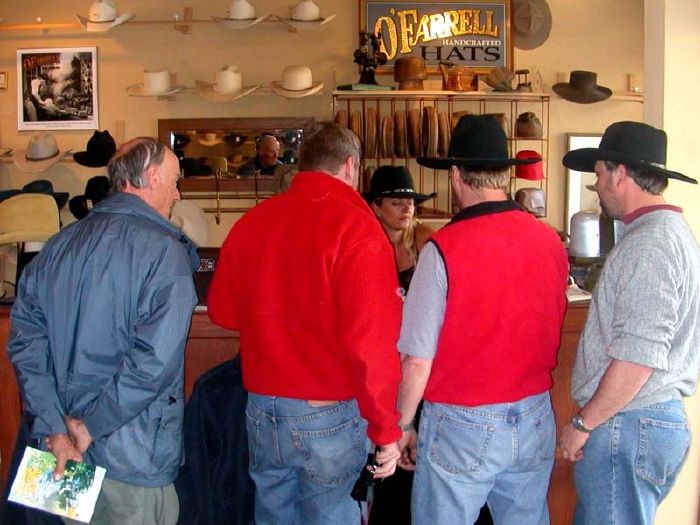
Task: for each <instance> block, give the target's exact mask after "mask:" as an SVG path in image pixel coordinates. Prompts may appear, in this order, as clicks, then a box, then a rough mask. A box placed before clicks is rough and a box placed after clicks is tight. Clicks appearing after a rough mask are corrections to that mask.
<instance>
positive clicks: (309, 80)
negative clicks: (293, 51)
mask: <svg viewBox="0 0 700 525" xmlns="http://www.w3.org/2000/svg"><path fill="white" fill-rule="evenodd" d="M270 88H272V91H274V92H275V93H277V94H278V95H282V96H283V97H287V98H301V97H308V96H309V95H313V94H314V93H317V92H318V91H320V90H322V89H323V82H315V83H314V79H313V76H312V74H311V69H309V68H308V67H307V66H287V67H285V68H284V71H282V81H281V82H277V81H275V82H273V83H272V84H271V85H270Z"/></svg>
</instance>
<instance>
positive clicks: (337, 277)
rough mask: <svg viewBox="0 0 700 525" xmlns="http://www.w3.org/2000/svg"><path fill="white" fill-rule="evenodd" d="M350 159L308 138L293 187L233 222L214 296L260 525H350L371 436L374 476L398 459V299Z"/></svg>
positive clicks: (387, 251)
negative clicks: (233, 344)
mask: <svg viewBox="0 0 700 525" xmlns="http://www.w3.org/2000/svg"><path fill="white" fill-rule="evenodd" d="M359 162H360V143H359V140H358V139H357V137H356V136H355V135H354V134H353V133H352V132H351V131H349V130H348V129H346V128H343V127H342V126H339V125H337V124H335V123H332V122H323V123H317V124H315V125H313V126H312V128H311V129H309V130H307V131H306V133H305V136H304V141H303V143H302V145H301V149H300V155H299V173H298V174H297V175H296V177H295V178H294V180H293V182H292V184H291V186H290V188H289V190H288V191H287V192H285V193H283V194H281V195H278V196H276V197H273V198H271V199H268V200H267V201H265V202H263V203H261V204H259V205H257V206H256V207H255V208H253V209H251V210H250V211H249V212H248V213H246V214H245V215H244V216H243V217H242V218H241V219H240V220H239V221H238V222H236V224H235V225H234V226H233V228H232V229H231V231H230V232H229V235H228V237H227V238H226V240H225V242H224V244H223V246H222V248H221V255H220V260H219V264H218V266H217V268H216V272H215V274H214V278H213V281H212V284H211V288H210V290H209V295H208V301H207V303H208V304H207V306H208V311H209V317H210V318H211V320H212V321H213V322H214V323H216V324H219V325H221V326H223V327H225V328H228V329H231V330H238V331H239V332H240V338H241V363H242V368H243V383H244V386H245V387H246V389H247V390H248V391H249V398H248V407H247V412H246V413H247V421H246V424H247V427H246V428H247V431H248V444H249V449H250V474H251V477H252V478H253V480H254V482H255V485H256V499H255V521H256V523H257V524H258V525H267V524H282V523H303V524H304V525H310V524H323V525H331V524H338V525H341V524H342V525H345V524H347V523H359V520H360V516H359V507H358V505H357V504H356V503H355V502H354V501H353V500H352V499H351V497H350V492H351V490H352V486H353V483H354V482H355V480H356V479H357V476H358V474H359V472H360V470H361V469H362V466H363V465H364V463H365V459H366V457H367V452H368V450H367V449H368V445H369V443H368V440H367V437H369V439H370V440H371V441H372V443H374V444H375V445H381V450H380V451H378V453H377V462H378V463H379V464H380V465H381V466H380V467H379V468H378V469H377V470H376V473H375V477H377V478H382V477H386V476H388V475H391V474H392V473H393V472H394V469H395V467H396V462H397V460H398V457H399V451H398V445H397V443H396V442H397V440H398V439H399V438H400V437H401V430H400V429H399V427H398V419H399V414H398V412H397V411H396V396H397V390H398V384H399V381H400V365H399V359H398V353H397V350H396V341H397V340H398V334H399V328H400V322H401V298H400V296H399V294H397V289H398V281H397V277H396V267H395V263H394V255H393V252H392V248H391V245H390V244H389V241H388V240H387V238H386V235H385V234H384V232H383V230H382V228H381V226H380V224H379V223H378V222H377V220H376V218H375V217H374V214H373V213H372V211H371V210H370V209H369V207H368V206H367V204H366V203H365V202H364V200H363V199H362V197H361V196H360V194H359V193H357V191H356V189H355V188H356V186H357V181H358V171H359Z"/></svg>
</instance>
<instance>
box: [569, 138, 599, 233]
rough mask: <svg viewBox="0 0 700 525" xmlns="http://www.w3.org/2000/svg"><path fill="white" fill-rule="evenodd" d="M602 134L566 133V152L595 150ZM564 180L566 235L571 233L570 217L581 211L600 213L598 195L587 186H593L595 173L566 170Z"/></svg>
mask: <svg viewBox="0 0 700 525" xmlns="http://www.w3.org/2000/svg"><path fill="white" fill-rule="evenodd" d="M602 137H603V134H602V133H567V134H566V151H572V150H575V149H581V148H597V147H598V145H599V144H600V139H601V138H602ZM566 171H567V174H568V177H567V179H566V228H565V230H566V233H571V232H570V231H569V230H570V228H571V217H573V216H574V214H575V213H576V212H579V211H582V210H596V211H598V212H599V211H600V203H599V201H598V194H597V193H596V192H595V191H591V190H590V189H589V188H588V186H591V185H593V184H595V181H596V176H595V173H584V172H581V171H575V170H569V169H567V170H566Z"/></svg>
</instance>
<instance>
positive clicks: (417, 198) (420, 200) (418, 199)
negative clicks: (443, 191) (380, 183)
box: [362, 191, 437, 204]
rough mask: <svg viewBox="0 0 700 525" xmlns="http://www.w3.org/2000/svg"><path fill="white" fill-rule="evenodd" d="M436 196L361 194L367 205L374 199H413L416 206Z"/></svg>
mask: <svg viewBox="0 0 700 525" xmlns="http://www.w3.org/2000/svg"><path fill="white" fill-rule="evenodd" d="M435 196H437V193H435V192H433V193H431V194H430V195H426V194H424V193H415V192H414V193H410V192H405V191H404V192H393V191H392V192H388V193H381V194H376V193H370V192H368V191H367V192H364V193H362V198H363V199H365V200H366V201H367V203H368V204H371V203H372V202H373V201H374V200H376V199H413V200H414V201H415V203H416V204H422V203H424V202H425V201H427V200H430V199H433V198H435Z"/></svg>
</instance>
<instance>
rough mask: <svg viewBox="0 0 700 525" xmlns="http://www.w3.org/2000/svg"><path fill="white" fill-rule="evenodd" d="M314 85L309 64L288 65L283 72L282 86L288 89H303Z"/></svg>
mask: <svg viewBox="0 0 700 525" xmlns="http://www.w3.org/2000/svg"><path fill="white" fill-rule="evenodd" d="M313 85H314V79H313V75H312V74H311V69H310V68H308V67H307V66H287V67H286V68H284V71H283V72H282V88H283V89H286V90H288V91H302V90H305V89H310V88H312V87H313Z"/></svg>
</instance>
